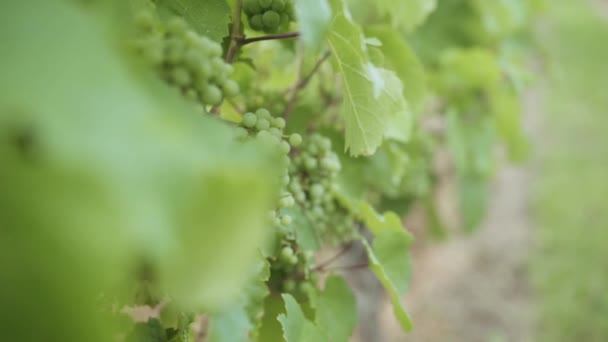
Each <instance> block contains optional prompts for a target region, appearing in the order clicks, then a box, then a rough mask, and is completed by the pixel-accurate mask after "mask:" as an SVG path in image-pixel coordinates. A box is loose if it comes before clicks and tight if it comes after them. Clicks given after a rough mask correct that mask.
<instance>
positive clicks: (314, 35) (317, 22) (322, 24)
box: [295, 0, 331, 51]
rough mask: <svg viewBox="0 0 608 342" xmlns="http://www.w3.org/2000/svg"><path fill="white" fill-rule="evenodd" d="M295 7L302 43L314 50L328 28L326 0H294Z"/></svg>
mask: <svg viewBox="0 0 608 342" xmlns="http://www.w3.org/2000/svg"><path fill="white" fill-rule="evenodd" d="M295 9H296V15H297V17H298V23H299V24H300V34H301V37H302V41H303V42H304V45H305V46H306V48H307V49H309V50H310V51H316V50H317V49H318V47H319V45H320V44H321V43H322V42H323V40H324V39H325V35H326V34H327V30H328V29H329V23H330V20H331V7H330V6H329V3H328V2H327V0H296V2H295Z"/></svg>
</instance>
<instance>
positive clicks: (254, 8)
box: [244, 0, 262, 16]
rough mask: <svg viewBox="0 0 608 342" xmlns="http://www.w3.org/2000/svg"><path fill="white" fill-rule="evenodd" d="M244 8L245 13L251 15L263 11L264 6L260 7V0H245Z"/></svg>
mask: <svg viewBox="0 0 608 342" xmlns="http://www.w3.org/2000/svg"><path fill="white" fill-rule="evenodd" d="M244 8H245V13H247V15H249V16H252V15H254V14H260V13H262V8H261V7H260V4H259V3H258V0H245V4H244Z"/></svg>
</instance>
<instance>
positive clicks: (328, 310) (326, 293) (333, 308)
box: [313, 276, 357, 342]
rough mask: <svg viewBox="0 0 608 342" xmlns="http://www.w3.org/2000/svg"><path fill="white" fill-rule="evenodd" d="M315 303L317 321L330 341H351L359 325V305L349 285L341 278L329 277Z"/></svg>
mask: <svg viewBox="0 0 608 342" xmlns="http://www.w3.org/2000/svg"><path fill="white" fill-rule="evenodd" d="M313 301H314V307H315V309H316V311H315V312H316V319H315V320H316V322H317V325H318V326H319V327H320V328H321V329H322V330H323V331H324V332H325V334H326V335H327V336H328V339H329V341H336V342H340V341H344V342H346V341H349V339H350V337H351V335H352V334H353V330H354V328H355V325H356V324H357V303H356V301H355V295H354V294H353V292H352V290H351V288H350V287H349V285H348V283H346V281H345V280H344V279H342V278H341V277H339V276H331V277H329V278H328V279H327V281H326V282H325V289H324V290H323V291H322V292H321V293H319V294H318V295H317V297H316V298H314V300H313Z"/></svg>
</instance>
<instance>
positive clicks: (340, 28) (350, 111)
mask: <svg viewBox="0 0 608 342" xmlns="http://www.w3.org/2000/svg"><path fill="white" fill-rule="evenodd" d="M332 5H333V6H332V8H333V10H334V14H335V15H334V18H333V20H332V23H331V26H330V31H329V34H328V42H329V46H330V48H331V50H332V56H333V61H334V65H335V67H336V68H337V70H338V71H339V72H340V75H341V76H342V86H343V90H344V103H343V105H342V116H343V118H344V122H345V126H346V127H345V129H346V132H345V139H346V143H345V149H347V150H349V151H350V154H351V155H353V156H359V155H370V154H373V153H374V152H375V151H376V149H377V148H378V146H380V144H381V143H382V140H383V138H385V137H390V138H392V139H397V140H400V141H406V140H407V139H408V138H409V131H410V128H411V127H410V125H411V117H410V112H409V108H408V105H407V102H406V101H405V98H404V97H403V94H402V90H403V85H402V84H401V81H400V80H399V78H398V77H397V76H396V75H395V74H394V73H393V72H391V71H388V70H386V69H382V68H378V67H376V66H375V65H373V64H372V63H371V62H370V59H369V57H368V54H367V51H366V46H365V43H364V36H363V32H362V30H361V27H359V26H358V25H357V24H355V23H354V22H352V20H351V19H350V17H349V14H348V12H347V11H346V10H345V9H344V3H343V1H340V0H334V1H332Z"/></svg>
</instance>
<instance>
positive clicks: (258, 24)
mask: <svg viewBox="0 0 608 342" xmlns="http://www.w3.org/2000/svg"><path fill="white" fill-rule="evenodd" d="M249 26H251V29H252V30H255V31H261V30H263V29H264V23H263V22H262V15H261V14H256V15H254V16H251V17H249Z"/></svg>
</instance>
